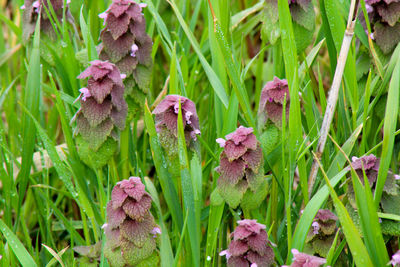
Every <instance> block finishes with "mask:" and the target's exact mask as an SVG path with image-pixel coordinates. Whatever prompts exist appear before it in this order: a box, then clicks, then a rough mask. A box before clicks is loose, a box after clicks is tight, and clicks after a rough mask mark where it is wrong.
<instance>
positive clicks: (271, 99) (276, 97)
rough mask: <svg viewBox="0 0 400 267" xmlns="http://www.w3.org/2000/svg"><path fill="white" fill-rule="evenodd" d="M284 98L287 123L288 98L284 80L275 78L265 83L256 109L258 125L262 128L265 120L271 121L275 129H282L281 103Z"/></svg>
mask: <svg viewBox="0 0 400 267" xmlns="http://www.w3.org/2000/svg"><path fill="white" fill-rule="evenodd" d="M285 96H286V109H285V114H286V121H288V116H289V108H290V96H289V87H288V83H287V81H286V80H280V79H279V78H277V77H275V78H274V80H273V81H270V82H267V84H266V85H265V86H264V88H263V89H262V91H261V97H260V105H259V109H258V117H259V123H260V124H261V126H262V127H263V126H264V125H265V123H266V122H267V120H268V119H269V120H271V121H272V122H273V123H274V124H275V125H276V126H277V127H279V128H280V127H282V113H283V103H284V100H285Z"/></svg>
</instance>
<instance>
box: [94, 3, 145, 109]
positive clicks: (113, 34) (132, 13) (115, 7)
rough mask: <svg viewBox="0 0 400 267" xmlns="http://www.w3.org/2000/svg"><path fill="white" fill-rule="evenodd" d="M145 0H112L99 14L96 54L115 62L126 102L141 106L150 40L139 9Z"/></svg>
mask: <svg viewBox="0 0 400 267" xmlns="http://www.w3.org/2000/svg"><path fill="white" fill-rule="evenodd" d="M145 6H146V4H138V3H136V2H134V1H132V0H113V2H112V3H111V5H110V7H109V8H108V9H107V10H106V11H105V12H104V13H102V14H100V15H99V16H100V17H101V18H103V19H104V24H105V28H104V29H103V31H102V32H101V35H100V38H101V41H102V43H101V44H100V45H99V47H98V50H99V55H100V59H102V60H109V61H111V62H113V63H115V64H116V65H117V67H118V68H119V69H120V71H121V73H123V74H125V75H126V79H125V80H124V83H125V88H126V95H127V96H129V97H127V102H128V104H129V106H130V110H132V108H134V107H133V106H135V105H136V106H142V105H143V103H144V98H145V94H146V92H147V90H148V89H149V85H150V74H151V66H152V59H151V50H152V46H153V43H152V41H151V38H150V37H149V36H148V35H147V33H146V21H145V19H144V16H143V13H142V9H143V8H144V7H145Z"/></svg>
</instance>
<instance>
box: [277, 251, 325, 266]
mask: <svg viewBox="0 0 400 267" xmlns="http://www.w3.org/2000/svg"><path fill="white" fill-rule="evenodd" d="M292 254H293V262H292V264H291V265H289V266H287V265H284V266H282V267H319V266H321V265H323V264H325V263H326V259H323V258H320V257H316V256H312V255H308V254H306V253H301V252H299V251H298V250H297V249H292Z"/></svg>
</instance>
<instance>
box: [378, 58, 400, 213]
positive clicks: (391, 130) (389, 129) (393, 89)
mask: <svg viewBox="0 0 400 267" xmlns="http://www.w3.org/2000/svg"><path fill="white" fill-rule="evenodd" d="M399 91H400V58H398V59H397V64H396V67H395V68H394V70H393V76H392V79H391V81H390V85H389V92H388V97H387V103H386V111H385V118H384V126H383V144H382V154H381V163H380V166H379V172H378V178H377V183H376V190H375V195H374V199H375V205H376V206H378V204H379V202H380V201H381V197H382V191H383V187H384V185H385V182H386V177H387V173H388V170H389V165H390V162H391V159H392V154H393V147H394V138H395V131H396V124H397V120H398V117H397V114H398V113H399Z"/></svg>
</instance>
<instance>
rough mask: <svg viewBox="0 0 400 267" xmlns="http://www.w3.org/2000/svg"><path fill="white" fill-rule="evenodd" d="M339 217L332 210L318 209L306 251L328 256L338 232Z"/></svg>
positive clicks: (308, 237)
mask: <svg viewBox="0 0 400 267" xmlns="http://www.w3.org/2000/svg"><path fill="white" fill-rule="evenodd" d="M338 220H339V219H338V217H337V216H336V215H335V214H333V212H331V211H330V210H327V209H321V210H318V212H317V215H315V218H314V220H313V223H312V225H311V226H312V228H311V229H310V231H309V232H308V235H307V239H306V247H305V249H304V250H305V251H306V252H308V253H310V254H318V255H319V256H321V257H324V258H326V257H327V256H328V252H329V249H330V248H331V247H332V243H333V241H334V239H335V235H336V232H337V229H338V228H337V225H336V224H337V222H338Z"/></svg>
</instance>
